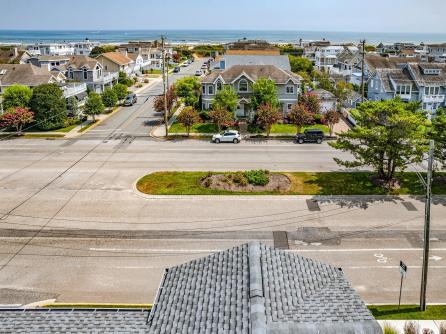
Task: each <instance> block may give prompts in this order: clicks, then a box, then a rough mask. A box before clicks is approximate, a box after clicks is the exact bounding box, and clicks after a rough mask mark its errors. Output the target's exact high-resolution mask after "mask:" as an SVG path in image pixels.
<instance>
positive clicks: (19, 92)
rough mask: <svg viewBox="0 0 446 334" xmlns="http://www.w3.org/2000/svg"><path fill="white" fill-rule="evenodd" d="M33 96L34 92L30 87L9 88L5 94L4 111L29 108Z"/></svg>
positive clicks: (17, 86) (16, 86) (15, 86)
mask: <svg viewBox="0 0 446 334" xmlns="http://www.w3.org/2000/svg"><path fill="white" fill-rule="evenodd" d="M32 95H33V91H32V89H31V88H29V87H28V86H22V85H12V86H10V87H7V88H6V89H5V91H4V92H3V109H4V110H8V109H10V108H16V107H21V108H27V107H29V101H30V100H31V97H32Z"/></svg>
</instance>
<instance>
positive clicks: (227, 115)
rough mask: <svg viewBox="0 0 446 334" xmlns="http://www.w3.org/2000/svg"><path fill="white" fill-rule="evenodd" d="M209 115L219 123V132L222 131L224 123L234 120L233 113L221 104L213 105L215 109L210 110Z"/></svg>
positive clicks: (213, 120) (215, 122) (216, 123)
mask: <svg viewBox="0 0 446 334" xmlns="http://www.w3.org/2000/svg"><path fill="white" fill-rule="evenodd" d="M209 117H210V118H211V119H212V122H214V124H215V125H217V128H218V132H220V131H221V127H222V126H223V124H225V123H228V122H230V121H231V120H232V113H231V112H229V111H227V110H226V109H225V108H222V107H220V106H219V105H213V110H212V111H211V112H209Z"/></svg>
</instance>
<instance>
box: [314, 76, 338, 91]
mask: <svg viewBox="0 0 446 334" xmlns="http://www.w3.org/2000/svg"><path fill="white" fill-rule="evenodd" d="M314 77H315V79H316V81H317V82H318V88H320V89H325V90H327V91H329V92H332V93H333V92H334V87H333V84H332V83H331V81H330V76H329V75H328V73H326V72H322V71H314Z"/></svg>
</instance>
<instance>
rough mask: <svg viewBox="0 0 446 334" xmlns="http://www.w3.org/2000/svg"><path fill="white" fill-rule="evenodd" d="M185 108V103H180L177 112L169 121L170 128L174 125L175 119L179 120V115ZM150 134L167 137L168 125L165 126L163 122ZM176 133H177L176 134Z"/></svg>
mask: <svg viewBox="0 0 446 334" xmlns="http://www.w3.org/2000/svg"><path fill="white" fill-rule="evenodd" d="M183 109H184V104H182V105H180V106H179V107H178V109H177V111H175V113H174V114H173V115H172V117H171V118H170V119H169V121H168V122H167V128H168V129H170V127H171V126H172V124H173V123H175V121H176V120H177V117H178V115H179V114H180V113H181V111H183ZM150 135H151V136H152V137H166V127H165V126H164V124H161V125H159V126H157V127H156V128H155V129H154V130H153V131H152V132H151V133H150ZM169 135H170V133H169ZM175 135H176V134H175Z"/></svg>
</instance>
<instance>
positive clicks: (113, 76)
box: [94, 72, 119, 85]
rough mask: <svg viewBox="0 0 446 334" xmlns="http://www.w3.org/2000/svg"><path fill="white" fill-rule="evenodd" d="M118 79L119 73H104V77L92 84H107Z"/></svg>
mask: <svg viewBox="0 0 446 334" xmlns="http://www.w3.org/2000/svg"><path fill="white" fill-rule="evenodd" d="M118 78H119V73H117V72H116V73H114V72H106V73H104V75H103V76H102V77H101V78H99V79H97V80H95V82H94V83H98V84H104V85H105V84H109V83H110V82H112V81H113V80H118Z"/></svg>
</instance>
